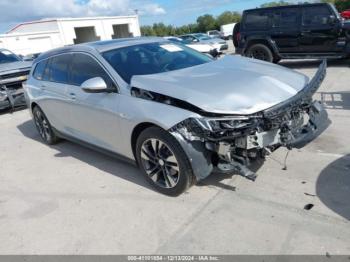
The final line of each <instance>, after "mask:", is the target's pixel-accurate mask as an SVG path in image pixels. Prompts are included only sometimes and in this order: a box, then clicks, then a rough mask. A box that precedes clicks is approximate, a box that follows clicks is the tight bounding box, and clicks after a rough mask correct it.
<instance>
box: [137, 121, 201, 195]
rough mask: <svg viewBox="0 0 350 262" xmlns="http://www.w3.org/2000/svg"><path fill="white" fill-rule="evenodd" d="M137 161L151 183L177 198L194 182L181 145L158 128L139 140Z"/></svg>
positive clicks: (146, 131) (158, 189)
mask: <svg viewBox="0 0 350 262" xmlns="http://www.w3.org/2000/svg"><path fill="white" fill-rule="evenodd" d="M136 159H137V163H138V165H139V167H140V169H141V170H142V172H143V174H144V176H145V178H146V180H147V181H148V183H149V184H150V185H151V186H152V187H153V188H155V189H156V190H157V191H158V192H160V193H162V194H165V195H168V196H178V195H180V194H182V193H183V192H185V191H186V190H187V189H188V188H189V187H190V186H191V185H192V184H193V181H194V175H193V171H192V167H191V163H190V161H189V159H188V158H187V156H186V154H185V152H184V150H183V149H182V147H181V145H180V144H179V142H178V141H177V140H176V139H175V138H174V137H173V136H171V135H170V134H169V133H168V132H166V131H165V130H163V129H161V128H159V127H149V128H147V129H145V130H144V131H143V132H142V133H141V134H140V135H139V137H138V139H137V142H136Z"/></svg>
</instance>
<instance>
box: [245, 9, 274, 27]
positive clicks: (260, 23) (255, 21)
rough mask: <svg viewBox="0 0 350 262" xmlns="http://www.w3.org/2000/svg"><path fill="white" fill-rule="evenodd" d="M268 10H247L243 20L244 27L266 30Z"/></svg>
mask: <svg viewBox="0 0 350 262" xmlns="http://www.w3.org/2000/svg"><path fill="white" fill-rule="evenodd" d="M269 17H270V11H268V10H256V11H250V12H247V13H246V15H245V20H244V28H245V29H247V30H266V29H268V28H269V20H270V19H269Z"/></svg>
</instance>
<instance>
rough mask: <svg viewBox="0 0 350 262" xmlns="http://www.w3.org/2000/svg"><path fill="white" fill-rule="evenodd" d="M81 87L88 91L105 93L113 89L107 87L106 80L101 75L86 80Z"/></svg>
mask: <svg viewBox="0 0 350 262" xmlns="http://www.w3.org/2000/svg"><path fill="white" fill-rule="evenodd" d="M81 88H82V89H83V90H84V91H85V92H87V93H103V92H110V91H111V88H108V87H107V84H106V82H105V80H103V79H102V78H101V77H94V78H90V79H88V80H86V81H85V82H83V83H82V84H81Z"/></svg>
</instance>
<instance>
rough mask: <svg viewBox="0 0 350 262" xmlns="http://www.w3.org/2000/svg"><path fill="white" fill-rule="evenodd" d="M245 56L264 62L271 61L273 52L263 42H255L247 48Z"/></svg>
mask: <svg viewBox="0 0 350 262" xmlns="http://www.w3.org/2000/svg"><path fill="white" fill-rule="evenodd" d="M247 56H248V57H252V58H255V59H259V60H262V61H266V62H270V63H272V62H273V53H272V52H271V50H270V48H268V47H267V46H266V45H264V44H255V45H252V46H250V47H249V48H248V50H247Z"/></svg>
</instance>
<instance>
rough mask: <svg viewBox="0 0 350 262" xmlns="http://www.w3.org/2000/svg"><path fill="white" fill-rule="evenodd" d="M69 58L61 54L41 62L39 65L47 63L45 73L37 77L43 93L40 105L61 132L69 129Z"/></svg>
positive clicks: (52, 123) (39, 87)
mask: <svg viewBox="0 0 350 262" xmlns="http://www.w3.org/2000/svg"><path fill="white" fill-rule="evenodd" d="M69 59H70V57H69V55H59V56H55V57H53V58H50V59H49V60H45V61H43V62H41V63H43V64H40V63H39V64H38V66H44V63H46V64H45V69H43V73H42V74H41V75H38V76H37V78H36V80H37V85H38V89H39V90H40V94H41V96H40V97H41V99H40V102H39V106H40V107H41V109H42V110H43V112H44V113H45V115H46V116H47V118H48V119H49V122H50V123H51V125H52V126H53V127H54V128H55V129H57V130H58V131H61V132H66V131H67V130H68V129H69V128H68V127H67V121H66V120H67V119H66V116H67V114H68V110H67V103H69V102H70V101H69V100H70V99H69V97H68V96H67V92H66V91H67V81H68V74H67V67H68V65H69ZM38 69H39V68H38Z"/></svg>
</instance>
